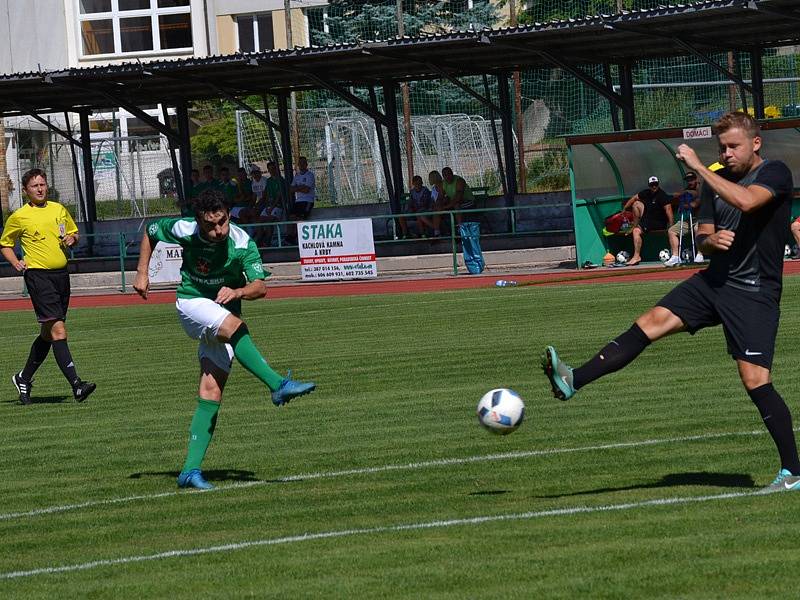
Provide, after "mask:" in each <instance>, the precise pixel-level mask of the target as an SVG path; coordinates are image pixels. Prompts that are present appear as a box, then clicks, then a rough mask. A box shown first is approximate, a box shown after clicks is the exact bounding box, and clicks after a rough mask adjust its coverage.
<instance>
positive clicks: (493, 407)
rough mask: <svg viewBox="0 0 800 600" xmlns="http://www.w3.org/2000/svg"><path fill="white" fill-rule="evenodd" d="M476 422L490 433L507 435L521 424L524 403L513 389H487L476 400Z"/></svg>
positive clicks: (523, 414) (523, 415)
mask: <svg viewBox="0 0 800 600" xmlns="http://www.w3.org/2000/svg"><path fill="white" fill-rule="evenodd" d="M477 412H478V422H479V423H480V424H481V425H482V426H483V427H484V428H485V429H488V430H489V431H491V432H492V433H497V434H499V435H508V434H509V433H511V432H512V431H516V429H517V427H519V426H520V425H522V419H524V418H525V404H523V402H522V398H520V397H519V394H517V392H515V391H514V390H508V389H505V388H498V389H495V390H489V391H488V392H486V393H485V394H484V395H483V398H481V401H480V402H478V411H477Z"/></svg>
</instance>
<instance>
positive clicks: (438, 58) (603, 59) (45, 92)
mask: <svg viewBox="0 0 800 600" xmlns="http://www.w3.org/2000/svg"><path fill="white" fill-rule="evenodd" d="M788 45H800V7H798V2H797V0H758V1H756V0H708V1H705V2H696V3H693V4H686V5H679V6H665V7H660V8H655V9H649V10H635V11H628V12H623V13H620V14H615V15H597V16H591V17H585V18H581V19H570V20H565V21H554V22H548V23H536V24H532V25H525V26H519V27H514V28H504V29H486V30H482V31H469V32H457V33H448V34H444V35H431V36H423V37H418V38H399V39H394V40H387V41H381V42H365V43H354V44H338V45H334V46H325V47H311V48H296V49H293V50H277V51H272V52H262V53H253V54H236V55H228V56H212V57H207V58H190V59H182V60H161V61H154V62H147V63H140V62H135V63H131V62H128V63H123V64H116V65H107V66H99V67H88V68H70V69H63V70H59V71H51V72H35V73H16V74H10V75H2V76H0V113H2V114H16V113H21V112H28V113H30V112H36V113H45V112H60V111H67V110H69V111H74V110H81V109H99V108H107V107H112V106H115V105H118V102H119V100H120V99H122V98H124V100H125V101H126V103H130V104H136V105H144V104H153V103H156V102H160V103H165V104H179V103H183V102H185V101H187V100H197V99H204V98H218V97H221V96H224V95H225V94H233V95H242V94H261V93H281V92H287V91H290V90H303V89H313V88H324V87H328V86H330V85H338V86H350V85H355V86H359V85H375V84H378V83H381V82H384V81H386V80H393V81H404V80H406V81H409V80H421V79H437V78H442V77H447V76H455V77H459V76H464V75H475V74H482V73H493V72H501V71H511V70H516V69H525V68H532V67H543V66H554V65H571V66H572V67H574V66H576V65H580V64H591V63H594V64H598V63H609V64H631V63H633V62H636V61H637V60H641V59H647V58H655V57H665V56H680V55H688V54H697V53H702V54H708V53H714V52H720V51H727V50H743V51H749V50H755V49H760V48H768V47H777V46H788Z"/></svg>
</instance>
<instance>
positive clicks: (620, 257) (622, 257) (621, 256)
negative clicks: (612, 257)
mask: <svg viewBox="0 0 800 600" xmlns="http://www.w3.org/2000/svg"><path fill="white" fill-rule="evenodd" d="M630 257H631V254H630V252H628V251H627V250H621V251H620V252H617V262H618V263H626V262H628V259H629V258H630Z"/></svg>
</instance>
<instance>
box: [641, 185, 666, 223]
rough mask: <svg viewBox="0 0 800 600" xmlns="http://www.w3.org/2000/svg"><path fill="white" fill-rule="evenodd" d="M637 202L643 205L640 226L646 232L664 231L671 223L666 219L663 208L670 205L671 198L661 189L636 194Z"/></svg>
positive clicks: (648, 189)
mask: <svg viewBox="0 0 800 600" xmlns="http://www.w3.org/2000/svg"><path fill="white" fill-rule="evenodd" d="M637 196H639V200H641V202H642V204H644V214H643V215H642V226H643V227H644V228H645V230H647V231H654V230H656V231H657V230H662V229H666V228H667V227H669V226H670V225H672V223H670V222H669V219H668V218H667V213H666V211H665V210H664V207H665V206H667V205H669V204H671V203H672V196H670V195H669V194H667V192H665V191H664V190H662V189H661V188H658V189H657V190H656V191H653V190H651V189H650V188H647V189H646V190H642V191H641V192H639V193H638V194H637Z"/></svg>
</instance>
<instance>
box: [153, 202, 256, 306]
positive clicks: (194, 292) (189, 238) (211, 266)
mask: <svg viewBox="0 0 800 600" xmlns="http://www.w3.org/2000/svg"><path fill="white" fill-rule="evenodd" d="M230 228H231V229H230V234H229V235H228V239H227V240H225V241H224V242H219V243H213V242H208V241H206V240H204V239H203V238H202V237H200V227H199V226H198V224H197V221H196V220H195V219H185V218H184V219H177V218H174V217H170V218H166V219H158V220H157V221H153V222H152V223H150V225H148V226H147V235H148V237H149V238H150V242H151V243H152V244H153V245H155V244H156V242H166V243H168V244H180V246H181V249H182V251H183V263H182V264H181V283H180V285H179V286H178V298H209V299H211V300H214V299H216V297H217V293H218V292H219V290H220V288H222V287H229V288H233V289H236V288H240V287H243V286H245V285H246V284H247V283H248V282H250V281H254V280H256V279H265V278H266V277H267V276H268V275H269V273H268V272H266V271H264V265H263V263H262V262H261V256H260V255H259V253H258V249H257V248H256V244H255V242H253V240H251V239H250V236H249V235H247V233H246V232H245V231H244V230H243V229H242V228H241V227H239V226H237V225H235V224H233V223H231V224H230ZM225 308H227V309H228V310H229V311H231V312H232V313H234V314H237V315H238V314H241V310H242V303H241V301H240V300H237V301H235V302H230V303H228V304H226V305H225Z"/></svg>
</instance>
